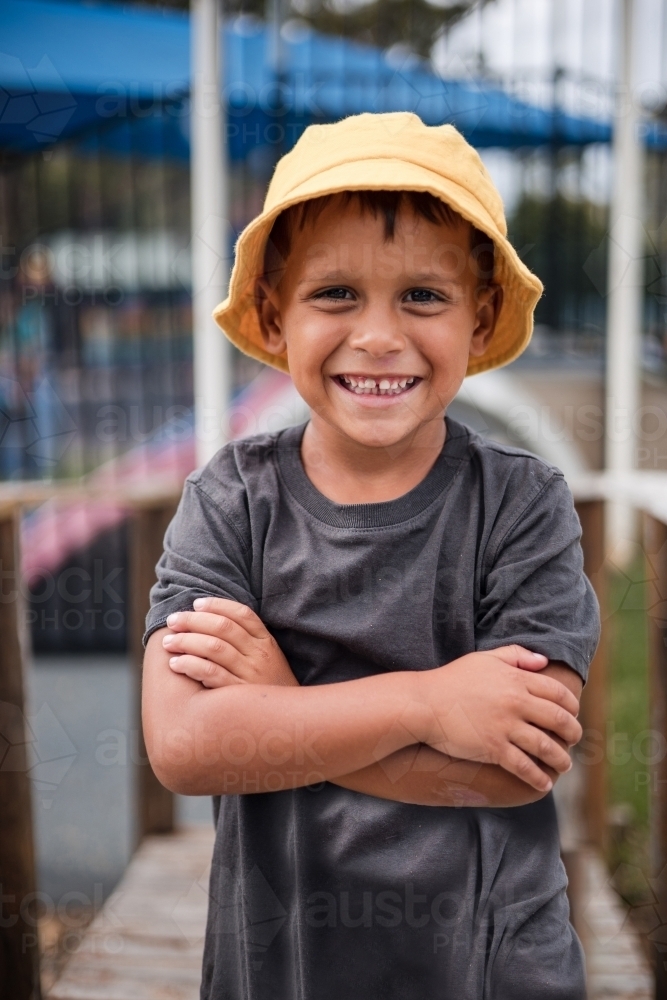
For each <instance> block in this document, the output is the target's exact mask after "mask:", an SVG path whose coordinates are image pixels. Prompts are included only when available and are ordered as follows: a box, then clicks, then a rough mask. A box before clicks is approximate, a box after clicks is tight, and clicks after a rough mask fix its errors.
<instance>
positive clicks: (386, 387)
mask: <svg viewBox="0 0 667 1000" xmlns="http://www.w3.org/2000/svg"><path fill="white" fill-rule="evenodd" d="M334 379H335V381H336V382H338V384H339V385H341V386H342V387H343V388H344V389H347V390H348V392H353V393H355V394H356V395H357V396H401V395H403V394H404V393H406V392H409V391H410V390H411V389H414V387H415V386H416V385H417V384H418V383H419V382H421V381H422V380H421V379H420V378H419V376H418V375H405V376H403V375H401V376H400V377H391V376H390V377H388V378H387V377H384V378H373V377H372V376H370V375H368V376H366V375H334Z"/></svg>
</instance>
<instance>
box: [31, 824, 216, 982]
mask: <svg viewBox="0 0 667 1000" xmlns="http://www.w3.org/2000/svg"><path fill="white" fill-rule="evenodd" d="M212 850H213V829H212V827H211V828H208V827H201V828H200V827H191V828H190V829H188V830H184V831H182V832H179V833H174V834H169V835H168V836H157V837H147V838H146V839H145V840H144V841H143V843H142V844H141V846H140V847H139V849H138V851H137V853H136V854H135V855H134V857H133V859H132V861H131V863H130V865H129V866H128V868H127V871H126V873H125V875H124V877H123V879H122V880H121V882H120V884H119V885H118V887H117V889H116V890H115V892H114V893H113V894H112V895H111V896H110V897H109V899H108V900H107V902H106V904H105V906H104V908H103V909H102V911H101V912H100V913H99V914H98V916H97V917H96V918H95V920H94V921H93V922H92V924H91V925H90V928H89V929H88V932H87V933H86V935H85V937H84V939H83V942H82V944H81V946H80V947H79V948H78V950H77V951H76V952H75V953H74V955H73V956H72V958H71V959H70V961H69V962H68V964H67V966H66V968H65V971H64V973H63V975H62V976H61V977H60V979H59V980H58V982H57V983H56V985H55V986H53V987H52V989H51V990H50V991H49V992H48V993H47V997H48V1000H199V982H200V978H201V959H202V946H203V941H204V929H205V923H206V908H207V904H208V892H207V887H208V869H209V865H210V860H211V852H212Z"/></svg>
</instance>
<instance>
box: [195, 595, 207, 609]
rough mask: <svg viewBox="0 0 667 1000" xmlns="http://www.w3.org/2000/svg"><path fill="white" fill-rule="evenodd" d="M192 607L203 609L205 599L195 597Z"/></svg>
mask: <svg viewBox="0 0 667 1000" xmlns="http://www.w3.org/2000/svg"><path fill="white" fill-rule="evenodd" d="M192 607H193V608H204V607H206V598H205V597H196V598H195V599H194V601H193V602H192Z"/></svg>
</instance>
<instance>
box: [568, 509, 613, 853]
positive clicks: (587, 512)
mask: <svg viewBox="0 0 667 1000" xmlns="http://www.w3.org/2000/svg"><path fill="white" fill-rule="evenodd" d="M576 508H577V513H578V515H579V520H580V521H581V527H582V537H581V546H582V549H583V553H584V572H585V573H586V576H587V577H588V579H589V580H590V581H591V583H592V585H593V589H594V590H595V593H596V595H597V599H598V602H599V604H600V612H601V617H602V635H601V638H600V644H599V645H598V648H597V652H596V653H595V656H594V657H593V661H592V663H591V665H590V670H589V673H588V681H587V683H586V685H585V687H584V690H583V694H582V698H581V713H580V722H581V724H582V726H583V728H584V730H585V739H586V741H587V745H588V746H589V747H591V746H592V747H593V748H594V751H593V752H589V754H588V756H587V759H586V764H585V779H584V781H585V788H584V793H583V803H584V810H585V827H586V837H587V839H588V841H589V842H590V843H592V844H594V845H595V846H596V847H597V848H598V849H599V850H600V851H604V850H605V847H606V842H607V773H606V760H607V756H606V746H607V626H606V611H605V609H606V581H605V563H604V553H605V550H604V503H603V501H601V500H583V501H579V502H578V503H577V504H576Z"/></svg>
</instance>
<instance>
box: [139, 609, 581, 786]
mask: <svg viewBox="0 0 667 1000" xmlns="http://www.w3.org/2000/svg"><path fill="white" fill-rule="evenodd" d="M168 631H169V630H168V629H158V630H156V631H155V632H154V633H153V634H152V635H151V637H150V639H149V641H148V644H147V648H146V656H145V660H144V680H143V699H142V701H143V709H142V711H143V724H144V733H145V738H146V746H147V749H148V754H149V757H150V760H151V763H152V765H153V768H154V770H155V772H156V774H157V776H158V778H159V779H160V780H161V781H162V782H163V784H165V785H166V786H167V787H169V788H171V789H172V790H173V791H178V792H183V793H185V794H195V795H196V794H202V795H204V794H212V795H216V794H227V793H235V792H244V791H246V792H248V791H276V790H278V789H279V788H290V787H299V786H302V785H307V784H313V783H316V782H319V781H322V780H333V779H336V778H337V777H341V776H343V775H350V774H352V773H353V772H359V771H362V770H363V769H364V768H367V767H370V766H372V765H374V764H376V763H377V761H378V760H382V759H386V758H388V757H390V756H391V755H392V754H394V753H396V752H397V751H400V750H402V749H403V748H404V747H408V746H411V745H413V744H416V743H428V744H430V745H431V746H433V747H434V748H435V749H437V750H441V751H443V752H444V753H448V754H450V755H452V756H455V757H461V758H466V759H471V758H473V759H476V760H477V761H480V762H486V763H491V764H500V765H501V766H502V767H503V768H504V769H505V770H507V771H509V772H511V773H513V774H514V775H515V776H516V777H518V778H520V779H521V780H522V781H524V782H526V783H528V784H530V785H532V786H533V787H535V788H536V790H537V791H539V792H540V793H542V794H543V793H544V792H546V791H548V789H549V787H550V785H551V782H550V780H549V778H548V777H547V775H546V774H545V773H544V771H543V770H542V769H541V768H540V767H538V765H537V764H536V763H535V761H534V760H532V759H531V756H530V755H531V754H532V755H534V756H536V757H538V758H539V759H540V760H541V761H543V762H544V763H545V764H547V765H548V766H553V767H554V768H555V769H556V770H567V769H568V768H569V766H570V763H569V757H568V755H567V752H566V751H565V750H564V749H563V747H562V746H560V745H559V744H558V742H557V741H556V740H553V739H551V738H550V737H549V736H548V735H547V733H545V732H544V730H549V731H551V732H553V733H555V734H556V735H557V736H558V737H560V739H561V740H563V741H564V742H565V743H568V744H572V743H575V742H577V740H578V739H579V738H580V735H581V727H580V726H579V723H578V722H577V720H576V718H575V717H574V716H575V714H576V711H577V709H578V704H577V701H576V698H574V696H573V695H572V694H571V692H569V691H568V690H567V688H566V687H565V686H564V685H562V684H560V683H559V682H557V681H556V680H555V679H553V678H549V677H541V676H540V675H539V674H534V673H529V672H528V671H525V670H517V669H516V667H514V666H510V665H509V663H508V662H507V661H503V660H502V659H501V658H499V656H497V655H495V653H473V654H469V655H468V656H465V657H461V658H460V659H459V660H456V661H454V662H453V663H450V664H447V665H446V666H444V667H440V668H436V669H434V670H428V671H419V672H396V673H391V674H381V675H377V676H372V677H367V678H362V679H360V680H354V681H346V682H342V683H337V684H326V685H318V686H313V687H279V686H270V685H262V684H234V685H230V686H227V687H222V688H215V689H207V688H203V687H202V686H201V684H199V683H198V682H197V681H194V680H192V679H190V678H189V677H187V676H185V675H183V674H178V673H176V672H174V671H173V670H171V669H170V667H169V654H168V653H167V651H166V650H165V649H164V647H163V645H162V637H163V636H164V635H165V634H166V633H167V632H168ZM524 652H525V651H524ZM473 661H474V662H473Z"/></svg>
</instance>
